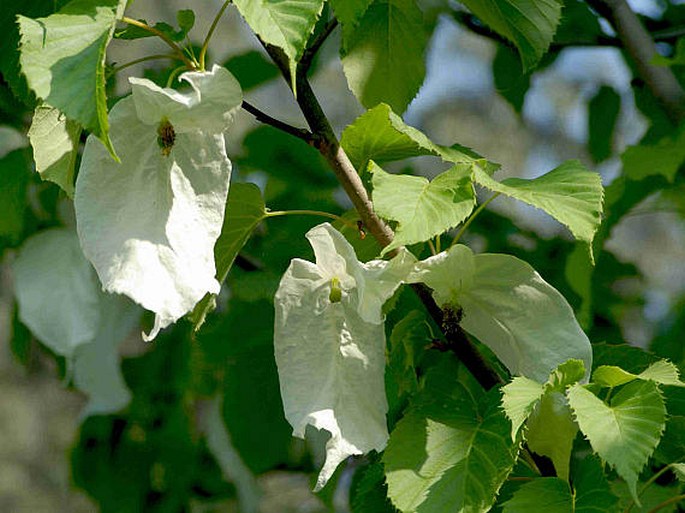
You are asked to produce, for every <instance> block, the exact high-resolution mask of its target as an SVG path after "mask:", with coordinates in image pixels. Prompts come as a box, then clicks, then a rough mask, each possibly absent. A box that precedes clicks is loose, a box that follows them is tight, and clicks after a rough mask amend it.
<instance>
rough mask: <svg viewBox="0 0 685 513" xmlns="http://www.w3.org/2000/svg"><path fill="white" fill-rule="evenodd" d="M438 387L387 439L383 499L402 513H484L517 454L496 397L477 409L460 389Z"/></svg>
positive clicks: (427, 393) (496, 394) (428, 391)
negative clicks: (391, 503)
mask: <svg viewBox="0 0 685 513" xmlns="http://www.w3.org/2000/svg"><path fill="white" fill-rule="evenodd" d="M440 385H441V386H440V387H439V388H438V390H431V389H429V388H427V389H426V390H425V392H424V395H423V396H422V398H423V399H424V400H423V402H418V401H417V405H420V406H417V407H416V408H414V409H413V410H412V411H411V412H410V413H409V414H408V415H406V416H405V417H404V418H403V419H402V420H401V421H400V422H399V423H398V424H397V426H396V428H395V430H394V431H393V432H392V434H391V435H390V442H389V443H388V447H387V449H386V450H385V455H384V457H383V461H384V463H385V469H386V478H387V483H388V495H389V497H390V499H391V500H392V502H393V503H394V505H395V506H396V507H397V508H399V509H400V511H402V512H416V513H433V512H435V513H444V512H445V511H474V512H475V511H482V512H484V511H487V510H488V508H490V506H491V505H492V504H493V503H494V501H495V496H496V494H497V491H498V490H499V488H500V487H501V486H502V483H503V482H504V480H505V479H506V477H507V475H508V474H509V472H511V469H512V468H513V466H514V462H515V460H516V453H517V449H516V447H515V446H514V444H513V443H512V441H511V437H510V432H511V426H510V424H509V421H508V420H507V418H506V417H505V416H504V412H503V411H502V410H501V408H500V407H499V395H500V394H499V391H497V390H493V391H491V392H490V393H488V395H486V396H485V397H484V400H483V402H482V403H481V404H476V403H475V402H474V400H473V399H472V398H471V396H470V395H469V394H468V392H467V391H466V389H463V388H462V387H461V385H459V384H456V383H454V382H451V383H450V382H449V381H445V382H444V383H442V382H441V383H440ZM445 388H449V391H450V393H449V395H446V391H445ZM431 397H435V399H434V400H432V401H431ZM448 505H449V506H448ZM446 508H447V509H446Z"/></svg>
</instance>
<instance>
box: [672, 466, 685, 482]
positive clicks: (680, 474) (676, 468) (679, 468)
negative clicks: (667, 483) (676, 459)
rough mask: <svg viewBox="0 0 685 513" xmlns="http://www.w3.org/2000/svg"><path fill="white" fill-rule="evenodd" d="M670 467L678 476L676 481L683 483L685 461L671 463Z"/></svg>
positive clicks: (684, 478)
mask: <svg viewBox="0 0 685 513" xmlns="http://www.w3.org/2000/svg"><path fill="white" fill-rule="evenodd" d="M671 469H672V470H673V473H674V474H675V476H676V477H677V478H678V481H680V482H681V483H685V463H673V464H672V465H671Z"/></svg>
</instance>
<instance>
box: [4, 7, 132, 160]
mask: <svg viewBox="0 0 685 513" xmlns="http://www.w3.org/2000/svg"><path fill="white" fill-rule="evenodd" d="M125 3H126V2H125V1H124V0H73V1H72V2H70V3H68V4H67V5H66V6H64V8H62V9H61V10H60V11H59V12H58V13H56V14H52V15H50V16H47V17H45V18H38V19H35V20H34V19H31V18H26V17H24V16H18V17H17V19H18V23H19V31H20V33H21V48H20V51H21V56H20V63H21V67H22V70H23V72H24V74H25V75H26V79H27V80H28V84H29V87H30V88H31V89H33V91H34V92H35V93H36V95H37V96H38V97H39V98H41V99H42V100H44V101H45V102H46V103H48V104H49V105H52V106H53V107H55V108H56V109H58V110H60V111H61V112H63V113H64V114H65V115H66V116H67V118H69V119H73V120H74V121H77V122H78V123H79V124H80V125H81V126H83V127H85V128H86V129H88V130H90V131H91V132H92V133H94V134H95V135H96V136H97V137H98V138H100V140H102V142H103V143H104V144H105V146H107V148H108V150H109V151H110V152H111V153H112V154H114V149H113V147H112V144H111V142H110V140H109V123H108V120H107V97H106V95H105V50H106V48H107V44H108V43H109V41H110V40H111V38H112V32H113V31H114V25H115V24H116V21H117V19H118V17H120V16H121V14H122V12H123V8H124V5H125Z"/></svg>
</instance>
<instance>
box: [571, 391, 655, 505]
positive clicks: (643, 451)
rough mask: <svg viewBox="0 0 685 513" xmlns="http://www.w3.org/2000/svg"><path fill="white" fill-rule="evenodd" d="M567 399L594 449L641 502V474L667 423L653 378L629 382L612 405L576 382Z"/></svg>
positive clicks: (613, 398)
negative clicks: (638, 482) (639, 478)
mask: <svg viewBox="0 0 685 513" xmlns="http://www.w3.org/2000/svg"><path fill="white" fill-rule="evenodd" d="M568 400H569V403H570V405H571V409H572V410H573V413H574V414H575V417H576V421H577V422H578V425H579V426H580V429H581V431H582V432H583V434H584V435H585V436H586V437H587V439H588V440H589V441H590V445H591V446H592V448H593V450H594V451H595V452H596V453H597V454H599V456H600V457H601V458H602V459H603V460H604V461H606V462H607V463H608V464H610V465H611V466H612V467H614V468H615V469H616V471H617V472H618V475H619V476H621V477H622V478H623V479H624V480H625V481H626V483H627V484H628V486H629V488H630V491H631V494H632V495H633V497H634V498H635V499H636V502H639V501H637V489H636V485H637V480H638V476H639V474H640V471H641V470H642V468H643V467H644V466H645V464H646V463H647V460H648V459H649V457H650V456H651V454H652V453H653V452H654V449H655V448H656V446H657V444H658V443H659V439H660V438H661V434H662V433H663V430H664V427H665V425H666V407H665V405H664V401H663V398H662V397H661V394H660V393H659V390H658V388H657V385H656V384H655V383H653V382H651V381H634V382H632V383H628V384H627V385H625V386H624V387H623V388H622V389H620V390H619V391H618V392H617V393H616V394H615V395H614V396H613V397H612V398H611V404H610V405H608V404H606V403H604V401H602V400H601V399H599V398H598V397H597V396H596V395H595V394H593V393H592V392H590V391H589V390H588V389H586V388H585V387H583V386H581V385H574V386H573V387H571V388H570V389H569V392H568Z"/></svg>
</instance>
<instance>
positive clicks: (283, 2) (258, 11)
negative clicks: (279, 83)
mask: <svg viewBox="0 0 685 513" xmlns="http://www.w3.org/2000/svg"><path fill="white" fill-rule="evenodd" d="M233 3H234V4H235V6H236V7H237V8H238V10H239V11H240V14H242V15H243V17H244V18H245V21H246V22H247V24H248V25H249V26H250V27H251V28H252V30H254V32H255V33H256V34H257V35H258V36H259V37H260V38H261V39H262V40H263V41H264V42H266V43H269V44H271V45H274V46H278V47H279V48H281V49H282V50H283V51H284V52H285V54H286V55H287V56H288V59H290V73H291V78H292V80H293V84H294V80H295V68H296V65H297V61H299V60H300V57H302V53H303V52H304V49H305V47H306V45H307V40H308V39H309V36H310V35H311V33H312V31H313V30H314V27H315V26H316V21H317V20H318V19H319V16H320V15H321V10H322V9H323V5H324V3H325V1H324V0H234V2H233Z"/></svg>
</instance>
